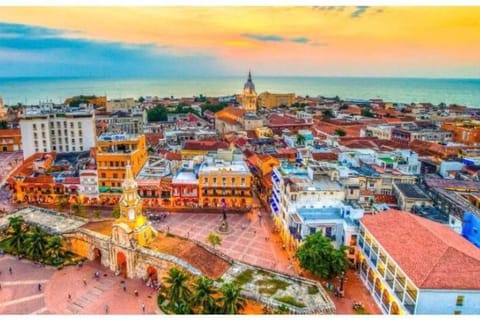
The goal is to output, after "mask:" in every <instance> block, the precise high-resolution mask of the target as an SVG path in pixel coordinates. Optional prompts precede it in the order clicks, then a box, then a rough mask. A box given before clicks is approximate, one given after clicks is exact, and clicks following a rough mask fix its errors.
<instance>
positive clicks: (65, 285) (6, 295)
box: [0, 255, 158, 314]
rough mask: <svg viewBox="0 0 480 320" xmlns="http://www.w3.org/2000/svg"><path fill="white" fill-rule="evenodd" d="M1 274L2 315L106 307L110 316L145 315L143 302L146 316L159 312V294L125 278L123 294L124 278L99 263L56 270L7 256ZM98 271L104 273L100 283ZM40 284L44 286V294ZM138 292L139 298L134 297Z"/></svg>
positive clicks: (81, 311) (75, 311)
mask: <svg viewBox="0 0 480 320" xmlns="http://www.w3.org/2000/svg"><path fill="white" fill-rule="evenodd" d="M10 266H11V267H12V268H13V273H12V274H11V275H10V274H9V272H8V268H9V267H10ZM0 271H1V272H2V274H1V275H0V285H1V289H0V314H105V305H108V307H109V313H110V314H142V313H143V312H142V308H141V305H142V303H145V307H146V308H145V313H147V314H154V313H157V312H158V308H157V306H156V293H155V292H152V289H150V288H148V287H146V286H145V285H144V283H143V282H142V281H141V280H133V279H126V280H125V282H126V286H127V291H126V292H124V291H123V289H122V284H121V281H122V280H123V279H122V278H120V277H116V276H115V275H114V274H113V272H111V271H109V270H108V269H107V268H105V267H103V266H101V265H100V264H99V263H98V262H86V263H85V264H84V265H83V267H81V268H79V267H76V266H70V267H66V268H64V269H62V270H56V269H54V268H51V267H42V268H40V267H37V266H35V265H34V264H33V262H31V261H28V260H20V261H18V260H17V259H16V258H15V257H12V256H10V255H5V256H3V257H1V258H0ZM95 271H100V273H101V277H100V279H99V280H98V281H97V280H95V277H94V273H95ZM105 274H106V275H107V276H104V275H105ZM83 279H86V280H87V285H84V284H83ZM38 284H41V285H42V288H41V289H42V290H41V291H39V290H38ZM135 289H136V290H138V292H139V296H138V297H136V296H135V295H134V290H135ZM69 294H70V295H71V299H70V300H69V299H68V295H69Z"/></svg>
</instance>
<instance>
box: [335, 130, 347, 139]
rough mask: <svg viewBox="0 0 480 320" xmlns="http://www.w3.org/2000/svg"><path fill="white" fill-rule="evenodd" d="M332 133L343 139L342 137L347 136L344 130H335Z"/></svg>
mask: <svg viewBox="0 0 480 320" xmlns="http://www.w3.org/2000/svg"><path fill="white" fill-rule="evenodd" d="M334 133H335V135H337V136H339V137H344V136H346V135H347V132H346V131H345V130H343V129H342V128H337V129H335V131H334Z"/></svg>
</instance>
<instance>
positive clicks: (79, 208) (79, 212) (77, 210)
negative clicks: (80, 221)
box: [71, 202, 84, 216]
mask: <svg viewBox="0 0 480 320" xmlns="http://www.w3.org/2000/svg"><path fill="white" fill-rule="evenodd" d="M71 208H72V210H73V213H74V214H75V215H76V216H83V215H84V207H83V204H81V203H80V202H75V203H74V204H72V206H71Z"/></svg>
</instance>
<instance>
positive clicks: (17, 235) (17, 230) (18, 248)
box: [8, 216, 26, 255]
mask: <svg viewBox="0 0 480 320" xmlns="http://www.w3.org/2000/svg"><path fill="white" fill-rule="evenodd" d="M8 230H9V232H8V233H9V234H10V247H11V248H12V249H13V251H14V252H15V253H16V254H17V255H19V254H22V253H23V252H24V248H25V246H24V245H25V240H26V233H25V231H26V230H25V221H24V220H23V217H22V216H15V217H10V218H8Z"/></svg>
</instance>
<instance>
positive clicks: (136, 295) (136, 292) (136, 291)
mask: <svg viewBox="0 0 480 320" xmlns="http://www.w3.org/2000/svg"><path fill="white" fill-rule="evenodd" d="M134 293H135V297H138V290H137V289H135V291H134Z"/></svg>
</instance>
